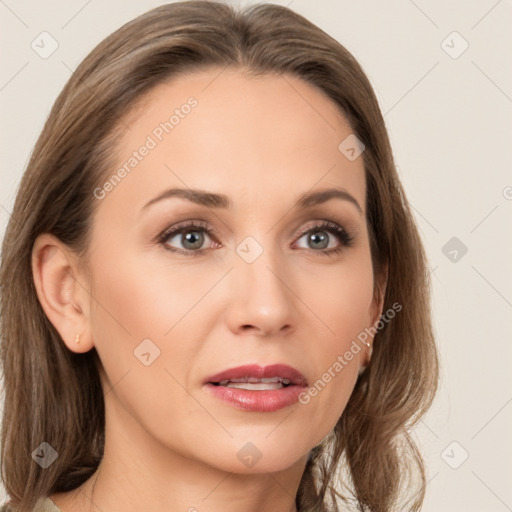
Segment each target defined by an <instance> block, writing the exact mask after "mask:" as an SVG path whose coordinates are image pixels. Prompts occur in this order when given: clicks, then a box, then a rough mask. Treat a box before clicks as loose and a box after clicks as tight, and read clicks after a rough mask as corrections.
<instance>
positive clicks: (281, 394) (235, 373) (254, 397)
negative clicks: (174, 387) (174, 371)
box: [203, 364, 308, 412]
mask: <svg viewBox="0 0 512 512" xmlns="http://www.w3.org/2000/svg"><path fill="white" fill-rule="evenodd" d="M244 377H255V378H259V379H261V378H271V377H281V378H282V379H289V380H290V385H289V386H287V387H283V388H279V389H272V390H259V391H258V390H248V389H239V388H231V387H225V386H218V385H216V384H214V382H220V381H222V380H229V379H241V378H244ZM203 385H204V386H205V387H206V389H208V390H209V391H210V392H211V393H212V394H213V395H214V396H216V397H217V398H219V399H221V400H223V401H225V402H227V403H228V404H230V405H233V406H234V407H237V408H239V409H243V410H246V411H253V412H272V411H277V410H278V409H282V408H283V407H287V406H289V405H292V404H294V403H295V402H297V401H298V399H299V395H300V394H301V393H302V392H303V391H305V390H306V389H307V385H308V383H307V381H306V378H305V377H304V375H302V373H300V372H299V371H298V370H296V369H295V368H292V367H290V366H288V365H283V364H273V365H269V366H260V365H257V364H252V365H246V366H239V367H237V368H231V369H229V370H225V371H223V372H220V373H217V374H215V375H212V376H211V377H208V378H207V379H205V380H204V381H203Z"/></svg>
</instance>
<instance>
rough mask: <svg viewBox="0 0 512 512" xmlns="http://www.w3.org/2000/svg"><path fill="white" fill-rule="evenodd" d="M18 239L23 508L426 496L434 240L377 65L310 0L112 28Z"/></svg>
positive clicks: (9, 268)
mask: <svg viewBox="0 0 512 512" xmlns="http://www.w3.org/2000/svg"><path fill="white" fill-rule="evenodd" d="M2 251H3V252H2V267H1V279H2V301H1V302H2V311H1V313H2V315H1V321H2V326H1V327H2V329H1V332H2V340H1V343H2V352H1V353H2V363H3V369H4V384H3V385H4V389H5V405H4V417H3V427H2V450H3V464H2V478H3V481H4V485H5V488H6V490H7V492H8V494H9V496H10V499H11V501H10V503H9V505H6V506H5V508H4V510H13V511H22V512H25V511H27V512H28V511H32V510H62V511H63V512H75V511H85V510H103V511H104V512H109V511H114V510H123V511H132V510H133V511H135V510H151V511H156V512H159V511H161V510H162V511H163V510H166V511H168V510H188V511H196V510H197V511H201V510H209V511H217V510H222V511H229V510H232V509H233V510H234V509H235V508H236V510H244V511H256V510H259V511H261V510H272V511H274V512H285V511H286V512H291V511H299V510H300V511H327V510H329V511H333V510H371V511H389V510H392V509H393V510H394V509H395V508H394V507H396V506H398V505H399V504H401V506H403V507H405V509H406V510H419V509H420V507H421V503H422V501H423V497H424V492H425V474H424V466H423V462H422V458H421V455H420V453H419V451H418V449H417V447H416V445H415V444H414V442H413V440H412V439H411V437H409V433H408V431H409V429H410V427H411V426H412V425H413V424H414V423H415V422H416V421H418V419H419V418H420V417H421V415H422V414H424V413H425V411H426V410H427V409H428V407H429V406H430V404H431V402H432V399H433V397H434V395H435V391H436V387H437V372H438V368H437V364H438V363H437V353H436V348H435V343H434V337H433V330H432V326H431V317H430V307H429V287H428V282H427V272H426V270H427V267H426V258H425V253H424V249H423V246H422V243H421V240H420V237H419V235H418V231H417V229H416V226H415V224H414V221H413V217H412V215H411V210H410V208H409V206H408V203H407V200H406V199H405V195H404V192H403V189H402V187H401V184H400V182H399V179H398V176H397V173H396V170H395V167H394V163H393V157H392V151H391V148H390V145H389V140H388V136H387V133H386V129H385V125H384V122H383V118H382V115H381V112H380V109H379V106H378V104H377V100H376V98H375V94H374V92H373V90H372V88H371V85H370V83H369V81H368V79H367V78H366V76H365V74H364V72H363V70H362V69H361V67H360V66H359V64H358V63H357V62H356V61H355V59H354V58H353V57H352V55H350V54H349V53H348V52H347V50H346V49H345V48H343V46H341V45H340V44H339V43H338V42H336V41H335V40H334V39H332V38H331V37H329V36H328V35H327V34H325V33H324V32H323V31H322V30H320V29H319V28H318V27H316V26H314V25H313V24H311V23H310V22H309V21H307V20H306V19H304V18H303V17H301V16H299V15H297V14H295V13H293V12H292V11H291V10H289V9H287V8H284V7H280V6H277V5H269V4H267V5H259V6H254V7H249V8H246V9H245V10H244V11H241V12H238V11H236V10H234V9H233V8H231V7H229V6H227V5H224V4H222V3H215V2H202V1H192V2H178V3H174V4H169V5H163V6H161V7H158V8H156V9H153V10H151V11H149V12H147V13H146V14H144V15H142V16H140V17H138V18H137V19H135V20H133V21H131V22H129V23H127V24H126V25H124V26H123V27H121V28H120V29H119V30H117V31H116V32H114V33H113V34H112V35H110V36H109V37H108V38H107V39H105V40H104V41H103V42H102V43H101V44H99V45H98V46H97V47H96V48H95V49H94V50H93V51H92V52H91V54H90V55H89V56H87V58H86V59H85V60H84V61H83V62H82V63H81V65H80V66H79V67H78V69H77V70H76V72H75V73H74V74H73V76H72V77H71V79H70V80H69V82H68V83H67V84H66V86H65V88H64V89H63V91H62V93H61V94H60V96H59V97H58V98H57V101H56V102H55V105H54V107H53V109H52V111H51V113H50V116H49V118H48V120H47V122H46V124H45V126H44V129H43V132H42V134H41V136H40V138H39V140H38V142H37V144H36V147H35V149H34V152H33V154H32V157H31V160H30V162H29V164H28V168H27V170H26V172H25V174H24V176H23V179H22V181H21V185H20V189H19V191H18V195H17V199H16V203H15V206H14V210H13V213H12V216H11V219H10V222H9V225H8V227H7V231H6V234H5V238H4V242H3V249H2ZM414 475H417V476H418V479H417V481H416V482H415V483H416V485H412V484H411V482H413V480H412V477H413V476H414ZM413 483H414V482H413ZM407 485H409V486H408V487H407Z"/></svg>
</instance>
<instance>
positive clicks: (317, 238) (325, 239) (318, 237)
mask: <svg viewBox="0 0 512 512" xmlns="http://www.w3.org/2000/svg"><path fill="white" fill-rule="evenodd" d="M317 233H320V235H318V234H313V235H311V237H310V241H312V242H314V243H315V242H316V241H320V244H319V245H317V246H316V247H317V248H318V247H320V249H325V248H326V247H327V246H328V245H329V240H328V237H327V235H326V233H325V231H317Z"/></svg>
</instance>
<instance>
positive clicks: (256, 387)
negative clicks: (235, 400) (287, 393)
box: [220, 382, 284, 391]
mask: <svg viewBox="0 0 512 512" xmlns="http://www.w3.org/2000/svg"><path fill="white" fill-rule="evenodd" d="M220 385H221V386H222V385H223V384H222V383H220ZM225 386H226V387H228V388H238V389H247V390H250V391H263V390H271V389H280V388H283V387H284V386H283V385H282V384H281V382H228V384H226V385H225Z"/></svg>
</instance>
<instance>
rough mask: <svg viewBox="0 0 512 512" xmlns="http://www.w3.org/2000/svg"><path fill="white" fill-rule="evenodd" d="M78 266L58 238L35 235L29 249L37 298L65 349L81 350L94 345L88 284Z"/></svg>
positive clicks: (48, 235) (47, 235)
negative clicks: (77, 338)
mask: <svg viewBox="0 0 512 512" xmlns="http://www.w3.org/2000/svg"><path fill="white" fill-rule="evenodd" d="M78 269H79V266H78V264H77V259H76V256H74V253H72V251H71V250H70V249H69V248H68V247H67V246H66V245H65V244H63V243H62V242H61V241H60V240H59V239H57V238H56V237H55V236H53V235H50V234H49V233H43V234H42V235H39V236H38V237H37V239H36V241H35V242H34V246H33V248H32V275H33V278H34V285H35V288H36V292H37V297H38V299H39V302H40V303H41V307H42V308H43V310H44V312H45V314H46V316H47V317H48V320H50V322H51V323H52V325H53V326H54V327H55V329H56V330H57V331H58V333H59V334H60V336H61V338H62V341H63V342H64V343H65V344H66V346H67V347H68V348H69V350H71V351H72V352H78V353H82V352H87V351H88V350H90V349H91V348H92V347H93V345H94V344H93V341H92V337H91V334H90V326H89V304H90V302H89V296H90V295H89V293H88V291H87V289H88V283H87V282H85V278H84V276H83V275H82V274H81V273H80V272H79V270H78ZM77 334H79V335H80V337H79V342H77V341H76V337H77Z"/></svg>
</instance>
